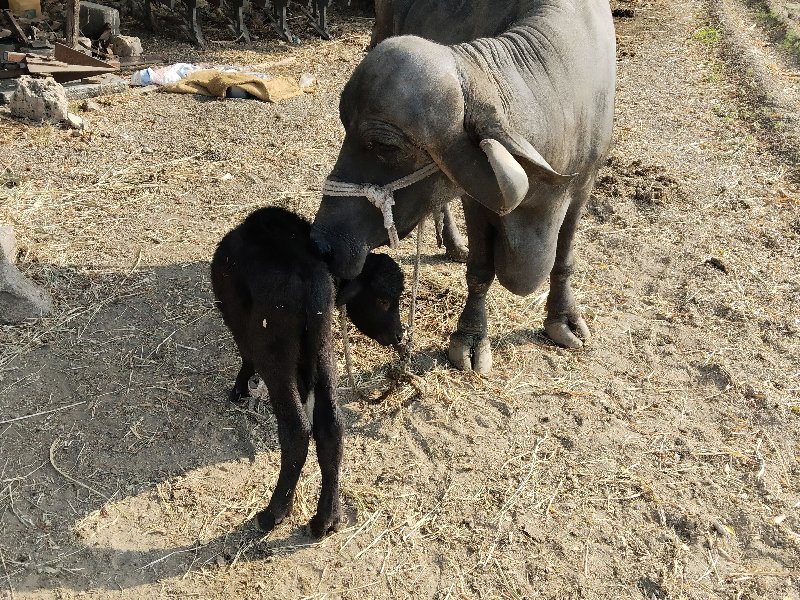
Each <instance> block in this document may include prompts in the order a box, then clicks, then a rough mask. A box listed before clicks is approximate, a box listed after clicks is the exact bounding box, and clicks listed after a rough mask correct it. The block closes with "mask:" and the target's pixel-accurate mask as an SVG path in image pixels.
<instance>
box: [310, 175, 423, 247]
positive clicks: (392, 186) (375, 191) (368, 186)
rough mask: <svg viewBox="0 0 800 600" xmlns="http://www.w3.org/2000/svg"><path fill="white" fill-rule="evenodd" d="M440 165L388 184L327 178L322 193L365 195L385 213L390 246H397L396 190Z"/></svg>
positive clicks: (412, 182)
mask: <svg viewBox="0 0 800 600" xmlns="http://www.w3.org/2000/svg"><path fill="white" fill-rule="evenodd" d="M438 170H439V167H438V166H437V165H436V163H430V164H429V165H426V166H424V167H422V168H421V169H419V170H417V171H414V172H413V173H411V174H410V175H406V176H405V177H402V178H400V179H398V180H396V181H392V182H391V183H387V184H386V185H374V184H372V183H347V182H344V181H333V180H331V179H326V180H325V184H324V185H323V186H322V194H323V195H325V196H336V197H340V198H343V197H346V196H363V197H365V198H366V199H367V200H368V201H369V202H370V204H372V205H373V206H374V207H375V208H377V209H378V210H380V211H381V214H382V215H383V226H384V227H385V228H386V231H387V233H388V234H389V247H390V248H392V249H394V248H397V246H398V244H399V243H400V237H399V236H398V234H397V227H396V226H395V224H394V215H393V214H392V206H394V192H396V191H397V190H401V189H403V188H406V187H408V186H410V185H413V184H415V183H417V182H418V181H422V180H423V179H425V178H426V177H428V176H430V175H433V174H434V173H435V172H436V171H438Z"/></svg>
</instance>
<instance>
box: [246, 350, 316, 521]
mask: <svg viewBox="0 0 800 600" xmlns="http://www.w3.org/2000/svg"><path fill="white" fill-rule="evenodd" d="M291 358H292V359H294V358H296V357H294V356H292V357H291ZM256 360H257V370H258V374H259V375H260V376H261V378H262V380H264V381H265V383H266V384H267V389H268V390H269V398H270V401H271V403H272V408H273V410H274V411H275V420H276V421H277V422H278V441H279V442H280V446H281V471H280V474H279V475H278V482H277V483H276V484H275V489H274V490H273V492H272V498H270V501H269V505H268V506H267V508H265V509H264V510H262V511H261V512H260V513H258V515H257V519H258V526H259V527H260V528H261V530H262V531H265V532H269V531H272V529H274V528H275V526H276V525H278V524H279V523H280V522H281V521H283V520H284V519H285V518H286V517H287V516H288V515H289V514H290V513H291V511H292V503H293V502H294V491H295V488H296V487H297V481H298V479H300V472H301V471H302V469H303V465H304V464H305V462H306V456H307V455H308V443H309V440H310V438H311V425H310V424H309V422H308V418H307V417H306V413H305V410H303V405H302V404H301V402H300V393H299V390H298V389H297V381H296V373H297V362H296V361H294V360H287V357H285V356H284V357H280V356H278V355H277V354H272V355H268V354H266V353H264V354H259V356H258V358H257V359H256Z"/></svg>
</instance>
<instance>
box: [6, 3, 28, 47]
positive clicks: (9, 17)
mask: <svg viewBox="0 0 800 600" xmlns="http://www.w3.org/2000/svg"><path fill="white" fill-rule="evenodd" d="M2 13H3V16H4V17H5V19H6V23H8V25H9V27H11V33H12V34H13V35H14V39H16V40H17V41H18V42H19V43H20V44H27V43H28V36H27V35H25V32H24V31H22V28H21V27H20V26H19V23H17V20H16V19H15V18H14V15H13V14H11V11H10V10H8V9H7V8H6V9H3V11H2Z"/></svg>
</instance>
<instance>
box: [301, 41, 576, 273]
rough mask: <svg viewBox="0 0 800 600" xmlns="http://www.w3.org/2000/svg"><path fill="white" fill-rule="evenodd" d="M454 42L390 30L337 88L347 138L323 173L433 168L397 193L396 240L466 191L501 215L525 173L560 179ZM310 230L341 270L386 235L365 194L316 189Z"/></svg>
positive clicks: (369, 179)
mask: <svg viewBox="0 0 800 600" xmlns="http://www.w3.org/2000/svg"><path fill="white" fill-rule="evenodd" d="M459 48H460V47H458V46H456V47H450V46H443V45H440V44H436V43H433V42H430V41H427V40H424V39H422V38H418V37H414V36H400V37H395V38H390V39H388V40H386V41H384V42H382V43H380V44H378V46H376V47H375V49H373V50H372V51H371V52H370V53H369V54H368V55H367V56H366V57H365V59H364V60H363V61H362V63H361V64H360V65H359V66H358V67H357V68H356V70H355V72H354V73H353V75H352V77H351V78H350V80H349V81H348V83H347V85H346V86H345V88H344V91H343V92H342V97H341V101H340V104H339V112H340V118H341V121H342V124H343V125H344V128H345V138H344V142H343V144H342V148H341V150H340V152H339V156H338V158H337V161H336V164H335V166H334V168H333V171H332V172H331V174H330V176H329V180H330V181H334V182H347V183H352V184H371V185H375V186H385V185H387V184H390V183H392V182H395V181H397V180H399V179H401V178H403V177H405V176H407V175H409V174H411V173H414V172H415V171H417V170H419V169H421V168H422V167H424V166H426V165H429V164H431V163H434V164H435V165H436V166H437V167H438V168H439V170H438V171H436V172H435V173H434V174H433V175H430V176H428V177H426V178H424V179H423V180H421V181H419V182H417V183H414V184H413V185H410V186H409V187H406V188H403V189H400V190H397V191H395V192H394V207H393V214H394V222H395V225H396V228H397V232H398V234H399V236H400V237H401V238H402V237H404V236H405V235H407V234H408V233H409V232H410V231H411V230H412V229H413V228H414V226H415V225H416V224H417V223H419V222H420V221H421V220H422V219H423V218H424V217H425V216H426V215H428V214H430V213H431V212H433V211H434V210H435V209H438V208H440V207H441V206H443V205H444V204H445V203H446V202H449V201H450V200H452V199H453V198H455V197H456V196H459V195H463V194H465V193H466V194H467V195H469V196H470V197H472V198H473V199H475V200H476V201H478V202H480V203H481V204H483V205H484V206H486V207H487V208H489V209H490V210H492V211H493V212H495V213H497V214H500V215H502V214H506V213H508V212H510V211H511V210H513V209H514V208H516V206H517V205H519V203H520V202H522V201H523V199H524V198H525V196H526V194H527V193H528V188H529V178H530V177H531V176H538V177H542V178H551V179H552V178H561V177H562V176H561V175H559V174H558V173H556V172H555V171H553V170H552V168H551V167H550V165H548V164H547V162H546V161H545V160H544V159H543V158H542V157H541V156H540V155H539V153H538V152H537V151H536V150H535V149H534V148H533V147H532V146H531V145H530V143H528V141H527V140H525V138H524V137H522V136H521V135H518V134H516V133H515V131H514V129H513V128H512V127H511V126H510V125H509V123H508V121H507V118H506V116H505V115H504V114H503V113H502V109H501V108H498V107H502V105H503V102H502V98H501V97H500V92H499V90H498V86H497V83H496V81H495V79H494V78H493V76H492V74H491V72H489V70H487V68H486V65H481V63H480V61H476V60H475V57H470V55H469V53H468V52H465V51H463V50H459ZM312 237H313V239H314V241H315V242H316V244H317V246H318V247H319V249H320V251H321V252H322V253H323V254H326V255H327V257H328V260H329V263H330V266H331V270H332V271H333V273H334V274H335V275H337V276H339V277H344V278H353V277H355V276H356V275H357V274H358V273H359V272H360V271H361V269H362V267H363V265H364V260H365V259H366V256H367V253H368V252H369V251H370V250H371V249H372V248H376V247H378V246H381V245H383V244H386V243H387V241H388V236H387V232H386V229H385V228H384V222H383V217H382V215H381V211H380V210H378V209H376V208H375V207H374V206H372V205H371V204H370V202H369V201H368V200H367V198H366V197H362V196H352V197H339V196H328V195H323V198H322V203H321V205H320V208H319V211H318V212H317V215H316V218H315V220H314V225H313V231H312Z"/></svg>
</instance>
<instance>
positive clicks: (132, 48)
mask: <svg viewBox="0 0 800 600" xmlns="http://www.w3.org/2000/svg"><path fill="white" fill-rule="evenodd" d="M111 45H112V46H113V47H114V54H116V55H117V56H141V55H142V41H141V40H140V39H139V38H138V37H132V36H129V35H115V36H114V37H112V38H111Z"/></svg>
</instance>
